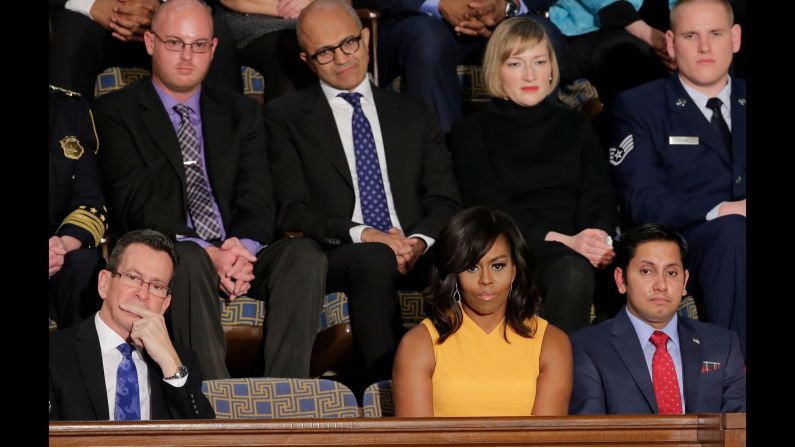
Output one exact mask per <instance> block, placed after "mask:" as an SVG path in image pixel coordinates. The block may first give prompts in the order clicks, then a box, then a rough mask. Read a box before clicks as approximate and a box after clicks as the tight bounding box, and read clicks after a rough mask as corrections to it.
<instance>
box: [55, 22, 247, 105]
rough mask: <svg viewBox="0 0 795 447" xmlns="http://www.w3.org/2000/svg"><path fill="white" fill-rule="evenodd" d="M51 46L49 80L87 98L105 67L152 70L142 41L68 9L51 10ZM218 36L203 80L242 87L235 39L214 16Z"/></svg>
mask: <svg viewBox="0 0 795 447" xmlns="http://www.w3.org/2000/svg"><path fill="white" fill-rule="evenodd" d="M50 18H51V19H52V28H53V37H54V38H53V47H52V49H51V50H50V57H49V59H50V83H51V84H53V85H57V86H59V87H63V88H67V89H69V90H74V91H76V92H78V93H80V94H81V96H82V97H83V98H86V99H87V100H89V101H93V99H94V84H95V83H96V77H97V75H98V74H99V73H101V72H102V71H103V70H105V69H106V68H108V67H115V66H118V67H141V68H146V69H148V70H151V67H152V63H151V58H150V57H149V55H148V54H147V52H146V48H145V47H144V44H143V42H122V41H120V40H118V39H116V38H114V37H112V36H111V34H110V31H108V30H106V29H105V28H103V27H102V26H100V25H99V24H98V23H96V22H94V21H93V20H91V19H89V18H88V17H86V16H84V15H82V14H80V13H76V12H74V11H68V10H62V9H58V10H52V11H50ZM213 22H214V32H215V35H216V36H217V37H218V47H217V48H216V50H215V55H214V56H213V61H212V63H211V64H210V71H209V72H208V74H207V78H206V82H210V83H214V84H217V85H223V86H226V87H228V88H232V89H235V90H236V91H242V90H243V80H242V78H241V76H240V66H239V65H237V59H236V58H235V47H234V39H232V38H231V32H230V31H229V29H228V28H227V26H226V23H225V22H224V21H222V20H215V19H214V20H213Z"/></svg>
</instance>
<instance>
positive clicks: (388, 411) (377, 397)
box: [362, 380, 395, 418]
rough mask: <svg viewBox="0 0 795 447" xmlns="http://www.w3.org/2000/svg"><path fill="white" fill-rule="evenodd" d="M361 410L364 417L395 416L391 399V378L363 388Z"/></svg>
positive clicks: (393, 402)
mask: <svg viewBox="0 0 795 447" xmlns="http://www.w3.org/2000/svg"><path fill="white" fill-rule="evenodd" d="M362 412H363V416H364V417H366V418H380V417H394V416H395V401H394V399H392V381H391V380H383V381H381V382H376V383H374V384H372V385H370V386H368V387H367V388H366V389H365V390H364V398H363V399H362Z"/></svg>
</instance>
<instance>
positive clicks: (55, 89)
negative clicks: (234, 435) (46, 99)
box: [50, 84, 80, 98]
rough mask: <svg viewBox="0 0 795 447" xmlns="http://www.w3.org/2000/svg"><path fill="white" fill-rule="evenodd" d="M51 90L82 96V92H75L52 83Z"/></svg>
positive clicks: (67, 94)
mask: <svg viewBox="0 0 795 447" xmlns="http://www.w3.org/2000/svg"><path fill="white" fill-rule="evenodd" d="M50 90H51V91H54V92H58V93H63V94H64V95H66V96H76V97H78V98H79V97H80V93H77V92H73V91H71V90H67V89H65V88H62V87H56V86H54V85H52V84H50Z"/></svg>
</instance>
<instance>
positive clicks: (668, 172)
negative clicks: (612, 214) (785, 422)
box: [609, 0, 747, 355]
mask: <svg viewBox="0 0 795 447" xmlns="http://www.w3.org/2000/svg"><path fill="white" fill-rule="evenodd" d="M733 18H734V16H733V13H732V9H731V5H730V4H729V2H728V1H726V0H679V1H678V2H677V4H676V5H675V6H674V7H673V9H672V10H671V30H670V31H668V32H667V33H666V41H667V50H668V53H669V55H670V56H671V57H673V58H675V59H676V63H677V66H678V67H679V72H678V73H676V74H674V75H673V76H672V77H670V78H668V79H661V80H658V81H654V82H651V83H648V84H645V85H642V86H640V87H638V88H635V89H632V90H628V91H626V92H624V93H623V94H621V95H619V96H618V97H617V98H616V102H615V104H614V106H613V110H612V113H613V127H614V128H613V133H612V135H611V143H610V144H611V147H610V158H609V161H610V163H611V164H612V165H613V172H614V174H615V175H614V178H615V179H616V182H617V186H618V188H619V190H620V192H621V194H622V196H623V199H624V203H625V205H626V207H627V209H626V210H627V212H628V213H629V215H630V216H631V218H632V220H633V221H634V222H635V223H646V222H654V223H661V224H666V225H671V226H673V227H675V228H676V229H677V230H678V231H680V232H681V233H682V234H683V235H684V236H685V238H686V239H687V242H688V244H689V245H690V254H689V256H688V259H687V262H686V264H687V268H688V269H689V270H690V274H691V281H690V283H691V284H693V285H695V286H697V287H698V288H700V291H701V293H697V294H696V295H697V296H700V295H703V299H704V309H703V310H704V312H703V314H702V315H700V317H701V319H703V320H706V321H708V322H710V323H715V324H717V325H719V326H723V327H726V328H729V329H731V330H734V331H735V332H737V334H738V335H739V337H740V345H741V347H742V352H743V355H745V346H746V343H745V340H746V339H745V333H746V324H745V315H746V270H745V254H746V244H745V233H746V185H747V180H746V144H745V136H746V125H745V123H746V96H745V81H744V80H742V79H737V78H733V77H731V76H729V67H730V65H731V63H732V57H733V54H734V53H736V52H737V51H739V49H740V35H741V30H740V26H739V25H736V24H735V25H733V24H732V23H733Z"/></svg>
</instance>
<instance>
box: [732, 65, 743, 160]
mask: <svg viewBox="0 0 795 447" xmlns="http://www.w3.org/2000/svg"><path fill="white" fill-rule="evenodd" d="M731 98H732V99H731V101H732V104H731V114H732V157H733V159H734V167H735V168H736V170H735V171H734V172H735V173H737V172H739V171H740V170H742V167H743V166H745V129H746V127H745V103H746V99H745V86H744V85H741V83H740V82H735V81H732V96H731Z"/></svg>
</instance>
